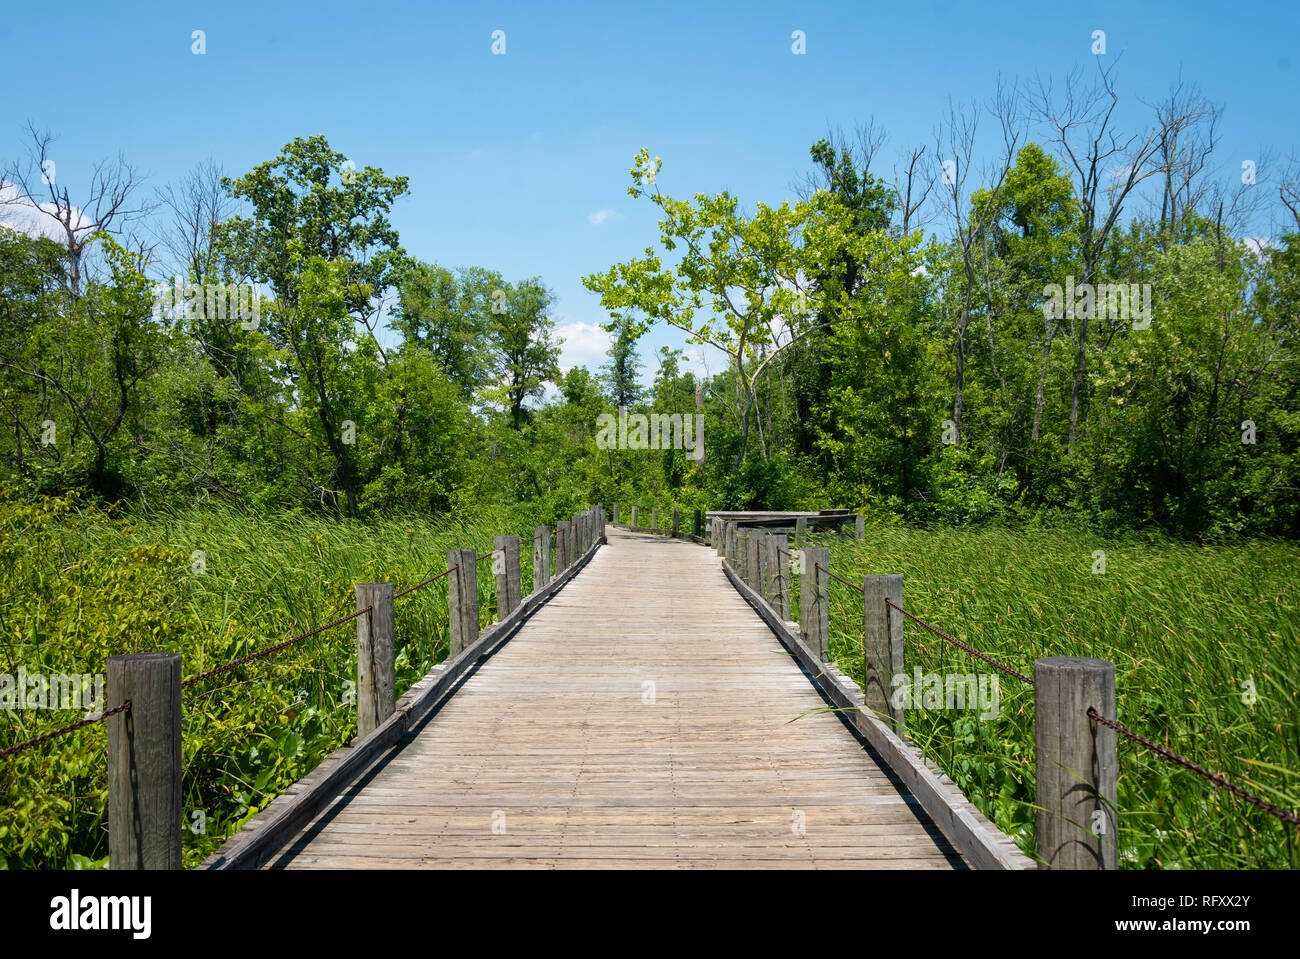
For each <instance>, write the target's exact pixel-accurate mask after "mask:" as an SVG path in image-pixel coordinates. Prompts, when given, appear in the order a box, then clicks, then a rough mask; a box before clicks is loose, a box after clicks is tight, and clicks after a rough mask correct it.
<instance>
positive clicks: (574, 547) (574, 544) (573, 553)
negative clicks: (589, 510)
mask: <svg viewBox="0 0 1300 959" xmlns="http://www.w3.org/2000/svg"><path fill="white" fill-rule="evenodd" d="M581 555H582V514H581V513H574V514H573V517H572V518H571V519H570V520H569V565H570V566H572V565H573V564H574V563H576V562H577V561H578V557H579V556H581Z"/></svg>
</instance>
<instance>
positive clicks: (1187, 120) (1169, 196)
mask: <svg viewBox="0 0 1300 959" xmlns="http://www.w3.org/2000/svg"><path fill="white" fill-rule="evenodd" d="M1155 114H1156V152H1155V158H1154V160H1155V163H1156V169H1157V171H1158V172H1157V175H1158V177H1159V179H1160V187H1161V190H1160V231H1161V245H1162V247H1163V248H1165V249H1168V247H1169V246H1170V244H1171V243H1173V242H1174V240H1173V238H1174V237H1175V236H1176V235H1177V233H1178V227H1179V224H1180V223H1181V222H1182V218H1183V216H1184V215H1185V214H1186V212H1187V211H1191V210H1197V209H1200V208H1201V204H1202V201H1203V200H1204V198H1205V195H1206V192H1207V190H1208V189H1209V187H1210V182H1209V180H1208V178H1207V177H1205V176H1203V174H1204V173H1205V172H1206V167H1207V165H1208V164H1209V160H1210V155H1211V154H1212V153H1213V152H1214V147H1215V145H1216V143H1217V142H1218V126H1219V119H1220V117H1221V116H1222V115H1223V108H1222V107H1217V106H1215V105H1214V104H1212V103H1210V102H1209V101H1208V100H1207V99H1206V98H1205V97H1204V96H1202V95H1201V92H1200V89H1199V88H1198V87H1196V86H1195V85H1192V86H1190V87H1189V86H1188V85H1187V84H1186V83H1185V82H1184V81H1183V80H1182V78H1181V77H1180V78H1179V79H1178V81H1177V82H1176V83H1175V84H1174V85H1173V87H1171V88H1170V91H1169V95H1168V96H1167V97H1166V98H1165V99H1164V100H1163V101H1162V102H1160V103H1158V104H1156V106H1155Z"/></svg>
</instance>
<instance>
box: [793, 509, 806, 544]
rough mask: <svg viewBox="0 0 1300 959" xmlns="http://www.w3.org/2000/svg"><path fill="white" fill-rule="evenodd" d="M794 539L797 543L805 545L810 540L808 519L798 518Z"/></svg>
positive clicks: (804, 517) (795, 524)
mask: <svg viewBox="0 0 1300 959" xmlns="http://www.w3.org/2000/svg"><path fill="white" fill-rule="evenodd" d="M794 538H795V541H796V542H799V543H803V542H806V541H807V539H808V517H806V516H796V517H795V520H794Z"/></svg>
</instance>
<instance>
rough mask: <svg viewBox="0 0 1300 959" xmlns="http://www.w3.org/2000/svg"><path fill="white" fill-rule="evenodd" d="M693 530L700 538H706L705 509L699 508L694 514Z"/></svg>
mask: <svg viewBox="0 0 1300 959" xmlns="http://www.w3.org/2000/svg"><path fill="white" fill-rule="evenodd" d="M691 519H692V522H691V532H692V533H694V534H695V535H696V536H698V537H699V538H700V539H703V538H704V510H702V509H697V510H695V512H694V513H693V514H692V517H691Z"/></svg>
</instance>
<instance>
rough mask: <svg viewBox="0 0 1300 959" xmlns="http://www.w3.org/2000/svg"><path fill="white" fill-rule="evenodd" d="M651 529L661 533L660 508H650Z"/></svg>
mask: <svg viewBox="0 0 1300 959" xmlns="http://www.w3.org/2000/svg"><path fill="white" fill-rule="evenodd" d="M650 528H651V529H652V530H654V531H655V532H658V531H659V507H658V506H651V507H650Z"/></svg>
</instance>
